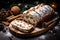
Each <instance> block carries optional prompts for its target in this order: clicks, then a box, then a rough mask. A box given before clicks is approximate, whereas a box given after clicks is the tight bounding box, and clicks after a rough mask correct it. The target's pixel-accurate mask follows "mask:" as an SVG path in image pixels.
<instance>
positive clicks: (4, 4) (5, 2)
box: [0, 0, 60, 13]
mask: <svg viewBox="0 0 60 40" xmlns="http://www.w3.org/2000/svg"><path fill="white" fill-rule="evenodd" d="M36 1H38V2H39V3H45V4H48V5H50V4H51V3H52V2H55V3H56V4H57V9H56V10H57V11H58V12H59V11H60V1H59V0H0V9H2V8H6V9H9V8H10V5H12V4H13V3H15V4H16V3H17V4H18V3H22V4H34V5H36V4H35V2H36ZM59 13H60V12H59Z"/></svg>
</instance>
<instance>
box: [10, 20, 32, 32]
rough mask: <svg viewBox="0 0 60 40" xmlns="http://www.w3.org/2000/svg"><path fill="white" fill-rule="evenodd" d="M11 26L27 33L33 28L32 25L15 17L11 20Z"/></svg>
mask: <svg viewBox="0 0 60 40" xmlns="http://www.w3.org/2000/svg"><path fill="white" fill-rule="evenodd" d="M10 25H12V26H13V27H15V28H16V29H17V30H20V31H21V32H25V33H29V32H31V30H33V25H32V24H29V23H27V22H25V21H23V20H18V19H15V20H14V21H12V22H11V24H10Z"/></svg>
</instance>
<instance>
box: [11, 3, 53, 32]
mask: <svg viewBox="0 0 60 40" xmlns="http://www.w3.org/2000/svg"><path fill="white" fill-rule="evenodd" d="M22 15H23V16H24V17H23V18H22V20H21V19H19V20H13V21H12V22H11V24H10V25H13V26H15V28H16V29H18V30H20V31H22V32H24V33H30V32H31V31H33V29H34V28H35V27H36V26H37V25H41V24H42V23H43V22H45V21H48V20H49V19H50V18H53V16H54V10H53V9H52V8H51V7H50V6H49V5H44V4H39V5H37V6H35V7H32V8H30V9H29V10H26V11H24V12H23V14H22Z"/></svg>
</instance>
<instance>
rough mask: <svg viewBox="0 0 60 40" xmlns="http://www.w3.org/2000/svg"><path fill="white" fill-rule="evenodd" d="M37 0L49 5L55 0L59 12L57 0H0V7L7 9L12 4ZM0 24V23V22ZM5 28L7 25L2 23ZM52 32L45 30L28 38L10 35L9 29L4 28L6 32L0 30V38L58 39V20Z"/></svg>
mask: <svg viewBox="0 0 60 40" xmlns="http://www.w3.org/2000/svg"><path fill="white" fill-rule="evenodd" d="M36 1H38V2H39V3H45V4H48V5H50V4H51V3H52V2H55V3H56V4H57V9H56V11H57V12H58V13H59V14H60V1H59V0H0V9H2V8H5V9H9V8H10V6H11V5H12V4H18V3H22V4H33V5H37V4H35V2H36ZM0 25H1V24H0ZM6 28H7V26H5V25H4V30H5V29H6ZM52 31H53V32H51V31H50V32H46V33H44V34H42V35H40V36H38V37H34V38H30V39H21V38H17V37H15V36H13V35H12V36H13V37H11V34H10V33H9V29H8V30H6V32H2V31H0V40H60V22H59V23H58V25H56V26H55V27H54V28H53V30H52Z"/></svg>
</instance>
